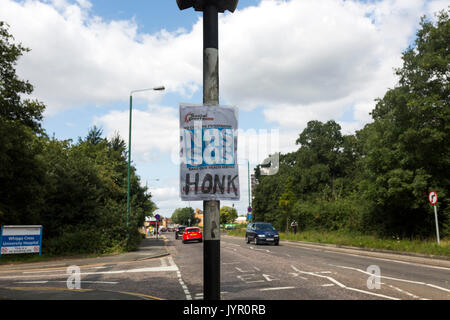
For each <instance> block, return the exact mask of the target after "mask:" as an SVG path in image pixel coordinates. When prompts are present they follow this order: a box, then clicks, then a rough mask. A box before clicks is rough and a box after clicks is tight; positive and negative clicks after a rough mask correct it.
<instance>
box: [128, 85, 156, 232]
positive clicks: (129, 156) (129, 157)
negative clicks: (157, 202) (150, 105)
mask: <svg viewBox="0 0 450 320" xmlns="http://www.w3.org/2000/svg"><path fill="white" fill-rule="evenodd" d="M164 89H165V88H164V86H159V87H154V88H148V89H139V90H133V91H131V92H130V118H129V119H130V122H129V129H128V187H127V228H128V217H129V216H130V172H131V118H132V109H133V93H136V92H142V91H150V90H154V91H162V90H164Z"/></svg>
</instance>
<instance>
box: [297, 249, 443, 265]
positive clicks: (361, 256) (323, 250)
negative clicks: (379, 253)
mask: <svg viewBox="0 0 450 320" xmlns="http://www.w3.org/2000/svg"><path fill="white" fill-rule="evenodd" d="M291 246H296V247H300V248H302V249H306V250H312V251H320V252H328V253H336V254H343V255H347V256H353V257H358V258H365V259H377V260H383V261H388V262H395V263H403V264H408V265H412V266H419V267H425V268H432V269H440V270H448V271H450V268H447V267H438V266H430V265H427V264H421V263H415V262H407V261H400V260H395V259H385V258H378V257H371V256H364V255H358V254H353V253H347V252H338V251H331V250H327V249H313V248H308V247H304V246H300V245H295V244H294V245H291Z"/></svg>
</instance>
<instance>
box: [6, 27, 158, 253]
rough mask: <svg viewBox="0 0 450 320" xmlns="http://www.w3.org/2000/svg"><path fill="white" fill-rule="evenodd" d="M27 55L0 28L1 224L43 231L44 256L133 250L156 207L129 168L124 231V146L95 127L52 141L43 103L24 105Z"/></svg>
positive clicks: (27, 85)
mask: <svg viewBox="0 0 450 320" xmlns="http://www.w3.org/2000/svg"><path fill="white" fill-rule="evenodd" d="M27 51H29V50H28V49H26V48H24V47H22V46H21V45H17V44H15V43H13V37H12V36H11V35H10V34H9V33H8V30H7V25H6V24H4V23H3V22H0V76H1V77H0V163H1V166H0V224H1V225H31V224H42V225H43V227H44V228H43V229H44V234H43V236H44V239H43V253H44V254H58V255H59V254H71V253H98V254H100V253H105V252H112V251H122V250H130V249H133V248H136V247H137V245H138V244H139V242H140V240H141V238H140V236H139V233H138V227H139V226H142V225H143V222H144V219H145V216H151V215H152V212H153V211H154V210H155V209H156V207H155V204H154V203H153V202H152V201H151V196H150V195H149V194H147V192H146V191H147V190H146V189H145V188H142V187H141V186H140V183H139V177H138V176H136V174H135V169H134V168H132V175H131V217H130V223H129V227H128V228H127V226H126V201H127V160H126V145H125V142H124V141H123V140H122V139H121V138H120V137H119V136H118V135H116V136H115V137H113V138H112V139H111V140H108V139H105V138H102V131H101V129H99V128H96V127H94V128H92V129H91V130H90V131H89V132H88V134H87V136H86V138H84V139H83V138H79V139H78V142H77V143H73V142H72V141H71V140H63V141H60V140H57V139H55V138H49V137H48V136H47V135H46V133H45V131H44V130H43V129H42V126H41V122H42V119H43V115H42V113H43V111H44V109H45V106H44V104H43V103H41V102H38V101H30V100H22V95H27V94H31V93H32V91H33V87H32V85H31V84H30V83H28V82H27V81H24V80H20V79H19V78H18V76H17V74H16V72H15V68H14V66H15V65H16V63H17V60H18V59H19V57H20V56H21V55H22V54H23V53H24V52H27Z"/></svg>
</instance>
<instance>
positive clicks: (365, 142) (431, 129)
mask: <svg viewBox="0 0 450 320" xmlns="http://www.w3.org/2000/svg"><path fill="white" fill-rule="evenodd" d="M449 12H450V11H449V10H447V11H442V12H440V13H439V14H437V16H436V17H437V21H436V22H434V23H433V22H431V21H429V20H427V19H426V18H425V17H424V18H422V21H421V28H420V30H419V31H418V32H417V39H416V40H415V45H414V46H412V47H410V48H408V49H407V50H406V51H405V52H404V53H403V56H402V58H403V66H402V67H401V68H398V69H396V71H395V72H396V74H397V75H398V77H399V82H398V84H397V86H396V87H395V88H393V89H389V90H388V91H387V92H386V94H385V95H384V97H383V98H381V99H378V100H377V101H376V106H375V108H374V110H373V111H372V113H371V115H372V118H373V122H372V123H370V124H367V125H366V126H365V127H364V128H363V129H362V130H359V131H357V132H356V133H355V135H348V136H345V135H342V134H341V128H340V126H339V124H337V123H336V122H335V121H333V120H331V121H328V122H326V123H322V122H319V121H310V122H309V123H308V125H307V127H306V129H305V130H304V131H303V132H302V133H301V134H300V136H299V138H298V139H297V141H296V142H297V144H298V145H299V149H298V150H297V151H296V152H292V153H289V154H284V155H283V154H282V155H280V171H279V173H278V174H277V175H275V176H261V175H260V172H259V168H257V169H256V177H257V179H258V180H259V181H260V183H259V185H258V186H257V187H256V190H255V199H254V201H253V204H254V215H255V217H256V219H257V220H264V221H268V222H271V223H274V224H275V225H276V226H277V227H278V228H279V229H281V230H283V229H285V226H286V218H291V219H295V220H297V222H298V224H299V227H300V229H303V230H307V229H315V230H344V229H346V230H351V231H358V232H364V233H376V234H378V235H381V236H392V235H394V236H400V237H422V238H425V237H432V236H434V235H435V228H434V215H433V210H432V208H431V206H430V205H429V203H428V201H427V194H428V192H429V191H430V190H435V191H437V193H438V195H439V203H438V214H439V225H440V231H441V236H443V237H445V236H449V235H450V228H449V224H450V202H449V201H450V199H449V197H448V196H449V192H450V175H449V172H450V144H449V143H448V142H449V141H450V83H449V77H450V20H449Z"/></svg>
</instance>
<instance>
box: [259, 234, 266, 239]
mask: <svg viewBox="0 0 450 320" xmlns="http://www.w3.org/2000/svg"><path fill="white" fill-rule="evenodd" d="M258 237H261V238H265V237H266V235H265V234H258Z"/></svg>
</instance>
